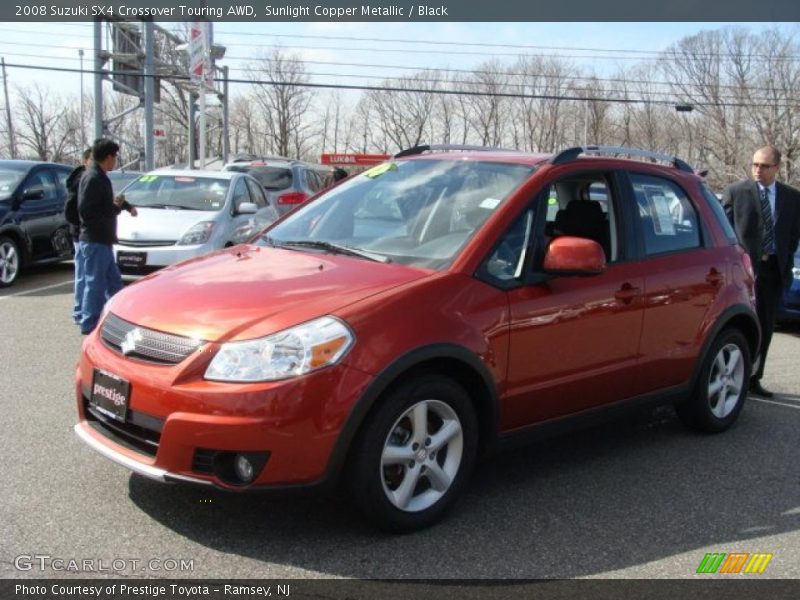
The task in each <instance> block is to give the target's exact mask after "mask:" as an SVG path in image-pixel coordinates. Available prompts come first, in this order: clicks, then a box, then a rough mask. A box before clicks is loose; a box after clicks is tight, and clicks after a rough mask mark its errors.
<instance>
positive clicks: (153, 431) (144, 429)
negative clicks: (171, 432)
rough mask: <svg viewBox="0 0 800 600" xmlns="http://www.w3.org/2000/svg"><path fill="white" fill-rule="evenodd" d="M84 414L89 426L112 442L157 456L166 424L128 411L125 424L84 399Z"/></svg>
mask: <svg viewBox="0 0 800 600" xmlns="http://www.w3.org/2000/svg"><path fill="white" fill-rule="evenodd" d="M83 408H84V414H85V415H86V421H87V423H89V425H90V426H91V427H92V429H94V430H95V431H97V432H98V433H101V434H103V435H104V436H105V437H107V438H109V439H110V440H112V441H114V442H116V443H118V444H120V445H121V446H125V447H126V448H128V449H130V450H134V451H135V452H140V453H142V454H146V455H147V456H155V455H156V452H158V444H159V442H160V441H161V430H162V428H163V426H164V422H163V421H162V420H161V419H156V418H155V417H151V416H150V415H146V414H144V413H137V412H134V411H132V410H129V411H128V414H127V416H126V418H125V422H124V423H123V422H121V421H117V420H115V419H112V418H110V417H107V416H105V415H104V414H103V413H101V412H100V411H98V410H95V408H94V407H93V406H92V405H91V404H90V403H89V401H88V399H87V398H86V396H84V397H83Z"/></svg>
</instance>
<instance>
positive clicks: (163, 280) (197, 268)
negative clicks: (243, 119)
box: [109, 245, 434, 341]
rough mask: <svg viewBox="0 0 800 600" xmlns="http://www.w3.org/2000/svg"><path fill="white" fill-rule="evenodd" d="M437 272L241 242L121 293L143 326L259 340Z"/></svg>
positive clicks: (115, 305) (122, 313)
mask: <svg viewBox="0 0 800 600" xmlns="http://www.w3.org/2000/svg"><path fill="white" fill-rule="evenodd" d="M432 273H434V272H433V271H429V270H425V269H418V268H412V267H407V266H403V265H394V264H383V263H377V262H370V261H367V260H363V259H359V258H353V257H348V256H338V255H331V254H317V253H311V252H303V251H293V250H286V249H280V248H266V247H259V246H247V245H243V246H235V247H233V248H227V249H224V250H220V251H218V252H215V253H213V254H209V255H206V256H202V257H198V258H194V259H190V260H188V261H185V262H183V263H180V264H179V265H175V266H173V267H168V268H166V269H164V270H162V271H160V272H158V273H155V274H153V275H151V276H149V277H146V278H144V279H142V280H140V281H139V282H138V283H135V284H133V285H131V286H129V287H128V288H126V289H124V290H123V291H122V292H120V293H119V294H117V295H116V296H115V297H114V298H113V299H112V301H111V303H110V305H109V310H110V311H111V312H113V313H114V314H116V315H117V316H119V317H120V318H122V319H125V320H126V321H130V322H132V323H135V324H136V325H139V326H143V327H148V328H151V329H156V330H159V331H165V332H169V333H174V334H177V335H184V336H188V337H194V338H197V339H202V340H208V341H229V340H243V339H253V338H257V337H262V336H265V335H269V334H271V333H274V332H276V331H280V330H282V329H286V328H288V327H291V326H293V325H296V324H298V323H303V322H305V321H309V320H311V319H314V318H317V317H320V316H323V315H326V314H330V313H333V312H335V311H336V310H338V309H340V308H342V307H344V306H347V305H348V304H351V303H353V302H356V301H359V300H362V299H364V298H367V297H369V296H371V295H373V294H377V293H380V292H384V291H386V290H389V289H391V288H393V287H397V286H400V285H403V284H406V283H409V282H412V281H415V280H418V279H420V278H423V277H426V276H429V275H431V274H432Z"/></svg>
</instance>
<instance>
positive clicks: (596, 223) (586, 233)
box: [554, 200, 609, 257]
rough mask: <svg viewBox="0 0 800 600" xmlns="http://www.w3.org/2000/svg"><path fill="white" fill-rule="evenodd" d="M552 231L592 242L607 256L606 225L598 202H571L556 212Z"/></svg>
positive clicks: (604, 216)
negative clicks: (598, 245)
mask: <svg viewBox="0 0 800 600" xmlns="http://www.w3.org/2000/svg"><path fill="white" fill-rule="evenodd" d="M554 229H555V230H556V232H557V233H560V234H561V235H574V236H576V237H582V238H587V239H590V240H594V241H595V242H597V243H598V244H600V245H601V246H602V247H603V251H604V252H605V253H606V257H608V255H609V240H608V223H607V221H606V215H605V213H604V212H603V209H602V207H601V206H600V203H599V202H596V201H594V200H573V201H572V202H570V203H569V204H567V207H566V208H565V209H564V210H560V211H558V214H556V221H555V225H554Z"/></svg>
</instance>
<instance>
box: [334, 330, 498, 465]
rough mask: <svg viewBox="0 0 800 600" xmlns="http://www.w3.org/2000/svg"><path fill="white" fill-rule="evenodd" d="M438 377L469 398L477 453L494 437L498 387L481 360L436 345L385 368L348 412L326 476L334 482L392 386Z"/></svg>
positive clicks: (460, 350)
mask: <svg viewBox="0 0 800 600" xmlns="http://www.w3.org/2000/svg"><path fill="white" fill-rule="evenodd" d="M425 374H437V375H442V376H444V377H448V378H450V379H452V380H453V381H454V382H456V383H457V384H459V385H460V386H461V387H462V388H463V389H464V391H465V392H466V393H467V395H468V396H469V398H470V400H471V402H472V405H473V407H474V408H475V417H476V420H477V422H478V452H479V453H480V452H482V451H483V450H484V449H485V448H486V447H487V445H489V444H490V443H491V440H492V439H493V438H494V437H495V435H496V430H497V423H498V420H499V400H498V392H497V386H496V384H495V382H494V380H493V379H492V377H491V374H490V373H489V370H488V369H487V368H486V366H485V365H484V364H483V362H482V361H481V359H480V358H479V357H478V356H477V355H475V354H474V353H472V352H470V351H469V350H467V349H466V348H464V347H461V346H457V345H454V344H436V345H432V346H425V347H423V348H418V349H416V350H413V351H411V352H409V353H407V354H405V355H403V356H401V357H399V358H398V359H396V360H395V361H394V362H393V363H392V364H390V365H389V366H388V367H386V368H385V369H384V370H383V371H381V373H380V374H378V376H377V377H376V378H375V380H374V381H373V382H372V383H371V384H370V386H369V387H368V388H367V390H366V391H365V392H364V394H362V396H361V398H359V400H358V402H357V403H356V404H355V406H354V407H353V408H352V409H351V411H350V414H349V416H348V418H347V421H346V423H345V426H344V427H343V428H342V431H341V433H340V434H339V439H338V440H337V441H336V445H335V447H334V450H333V453H332V456H331V460H330V461H329V464H328V473H327V475H328V477H331V478H333V479H336V478H337V477H338V476H339V474H340V473H341V471H342V468H343V467H344V466H345V465H346V464H347V459H348V457H349V454H350V451H351V448H352V447H353V442H354V441H355V440H356V436H357V435H358V433H359V431H360V430H361V427H362V425H363V424H364V422H366V420H367V419H368V417H369V415H370V413H371V412H372V410H373V409H374V408H375V406H376V403H377V402H378V401H379V399H380V398H381V397H383V396H384V395H385V394H386V393H388V392H390V391H391V390H392V389H393V388H394V387H396V386H399V385H402V384H404V383H405V382H407V381H408V380H409V379H411V378H413V377H418V376H421V375H425Z"/></svg>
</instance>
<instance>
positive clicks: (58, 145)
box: [15, 84, 80, 162]
mask: <svg viewBox="0 0 800 600" xmlns="http://www.w3.org/2000/svg"><path fill="white" fill-rule="evenodd" d="M15 96H16V107H17V109H16V110H17V115H18V119H17V122H18V127H17V130H16V135H17V137H18V138H19V141H20V142H21V144H19V145H20V146H21V147H22V148H27V149H28V151H29V153H30V155H31V156H33V157H34V158H36V159H38V160H54V161H59V162H60V161H64V160H67V159H68V158H69V157H70V155H73V154H74V153H75V151H76V137H77V140H78V141H77V144H80V131H79V130H80V116H79V115H77V114H76V113H75V111H74V110H72V109H71V108H69V107H70V106H71V105H72V103H71V102H68V101H66V100H65V99H63V98H56V97H54V96H52V95H51V93H50V91H49V90H48V89H46V88H44V87H43V86H41V85H39V84H36V85H34V86H32V87H29V88H26V89H24V90H22V89H20V88H17V89H16V90H15ZM65 106H66V107H67V108H66V109H65Z"/></svg>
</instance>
